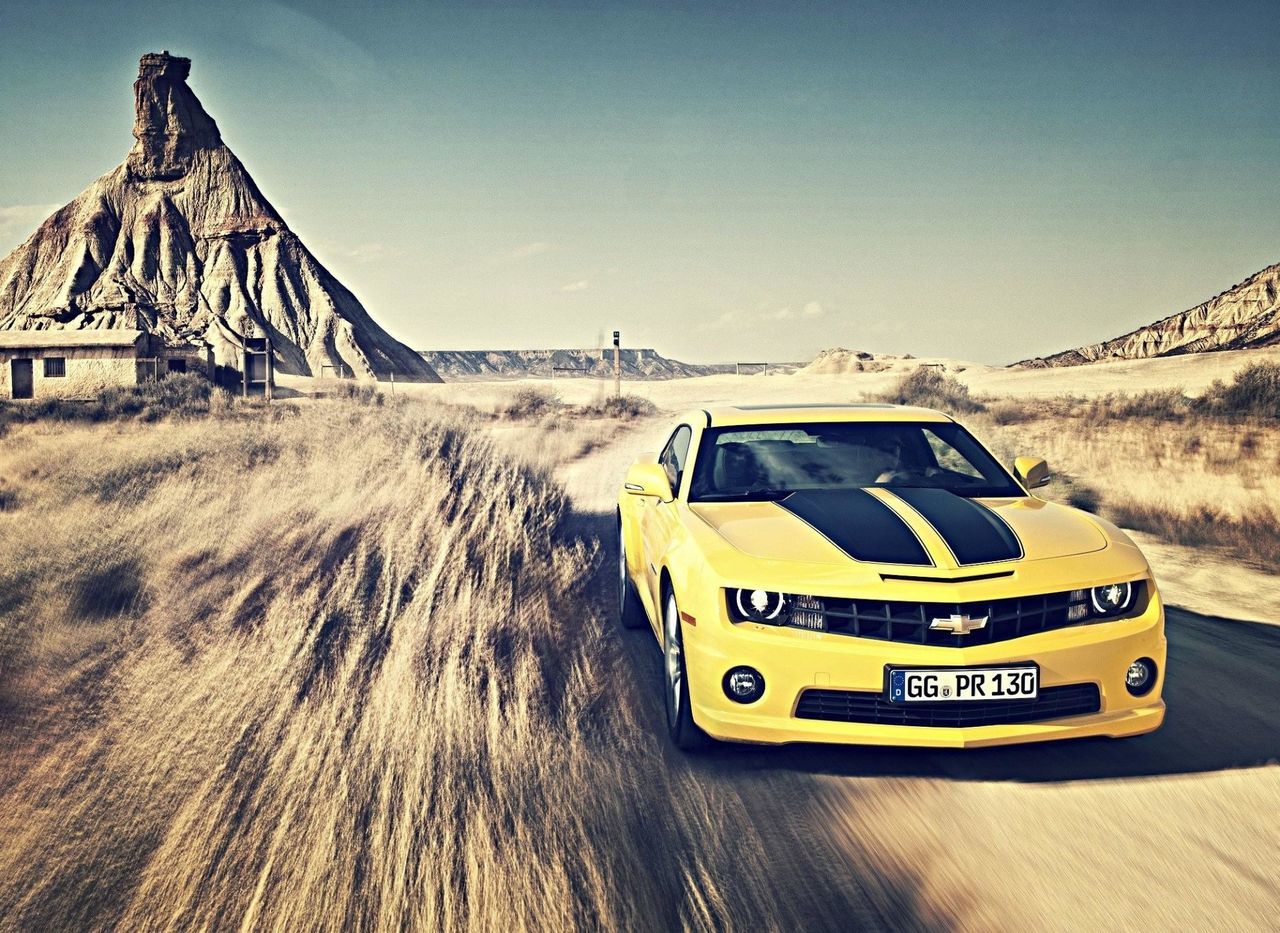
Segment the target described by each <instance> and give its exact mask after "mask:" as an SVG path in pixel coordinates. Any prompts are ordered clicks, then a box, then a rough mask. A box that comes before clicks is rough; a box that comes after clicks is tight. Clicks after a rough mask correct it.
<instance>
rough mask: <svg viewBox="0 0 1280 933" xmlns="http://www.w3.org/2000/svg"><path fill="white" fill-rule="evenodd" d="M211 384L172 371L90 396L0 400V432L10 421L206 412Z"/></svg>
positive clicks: (191, 415) (156, 416) (110, 418)
mask: <svg viewBox="0 0 1280 933" xmlns="http://www.w3.org/2000/svg"><path fill="white" fill-rule="evenodd" d="M213 391H214V389H213V385H212V384H211V383H210V382H209V380H208V379H205V378H204V377H203V376H198V375H196V374H195V373H174V374H172V375H169V376H166V377H165V378H164V379H160V380H157V381H156V382H143V383H139V384H138V385H132V386H113V387H111V388H108V389H106V390H104V391H103V392H102V393H101V394H100V395H98V396H97V397H96V398H92V399H63V398H46V399H38V400H36V401H34V402H29V403H17V404H15V403H11V402H5V403H0V435H3V433H4V430H5V428H7V427H8V425H10V424H15V423H20V422H33V421H92V422H99V421H118V420H122V419H126V418H139V419H141V420H143V421H156V420H158V419H160V418H164V417H167V416H174V417H179V418H194V417H200V416H203V415H207V414H209V410H210V400H211V398H212V396H213Z"/></svg>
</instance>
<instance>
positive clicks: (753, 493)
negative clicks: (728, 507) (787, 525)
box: [693, 489, 795, 502]
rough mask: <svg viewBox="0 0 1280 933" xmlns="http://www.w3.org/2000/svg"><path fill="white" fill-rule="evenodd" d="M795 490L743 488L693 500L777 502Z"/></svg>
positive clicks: (708, 494) (712, 493) (705, 495)
mask: <svg viewBox="0 0 1280 933" xmlns="http://www.w3.org/2000/svg"><path fill="white" fill-rule="evenodd" d="M793 492H795V490H794V489H744V490H742V491H740V492H709V493H706V494H704V495H701V496H698V498H697V499H695V500H693V501H695V502H777V501H778V500H779V499H785V498H787V496H789V495H791V494H792V493H793Z"/></svg>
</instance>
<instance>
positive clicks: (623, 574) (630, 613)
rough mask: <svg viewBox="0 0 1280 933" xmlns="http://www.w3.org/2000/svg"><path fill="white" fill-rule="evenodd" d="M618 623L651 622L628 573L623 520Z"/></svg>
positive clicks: (628, 625) (630, 625) (641, 624)
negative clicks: (645, 614)
mask: <svg viewBox="0 0 1280 933" xmlns="http://www.w3.org/2000/svg"><path fill="white" fill-rule="evenodd" d="M618 624H619V625H621V626H622V627H623V628H644V627H645V626H646V625H648V624H649V620H648V619H646V618H645V616H644V606H642V605H640V594H639V593H637V592H636V587H635V584H634V583H632V582H631V575H630V574H629V573H627V536H626V535H625V534H623V532H622V521H621V520H619V521H618Z"/></svg>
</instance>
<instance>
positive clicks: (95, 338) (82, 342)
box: [0, 327, 143, 350]
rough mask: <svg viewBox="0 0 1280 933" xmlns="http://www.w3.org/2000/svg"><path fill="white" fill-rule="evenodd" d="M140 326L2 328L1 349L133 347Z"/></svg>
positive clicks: (0, 333) (140, 334)
mask: <svg viewBox="0 0 1280 933" xmlns="http://www.w3.org/2000/svg"><path fill="white" fill-rule="evenodd" d="M142 333H143V332H142V331H140V330H115V329H113V328H105V327H104V328H101V329H97V330H0V350H39V349H43V348H49V349H55V348H62V347H67V348H69V347H132V346H133V345H134V344H136V343H137V342H138V338H139V337H141V336H142Z"/></svg>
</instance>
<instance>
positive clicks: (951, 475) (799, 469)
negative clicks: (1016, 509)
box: [689, 421, 1025, 502]
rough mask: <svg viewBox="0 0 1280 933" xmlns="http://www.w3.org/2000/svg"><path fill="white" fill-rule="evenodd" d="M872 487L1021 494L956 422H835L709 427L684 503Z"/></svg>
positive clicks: (982, 494) (1007, 475)
mask: <svg viewBox="0 0 1280 933" xmlns="http://www.w3.org/2000/svg"><path fill="white" fill-rule="evenodd" d="M877 487H879V488H885V489H894V488H929V489H946V490H949V491H951V492H953V493H955V494H956V495H960V496H967V497H980V496H983V497H985V496H992V497H1001V496H1022V495H1025V493H1024V492H1023V491H1022V488H1021V487H1019V486H1018V484H1017V483H1016V482H1014V480H1013V477H1011V476H1010V475H1009V474H1008V473H1007V472H1006V471H1005V470H1004V468H1003V467H1001V466H1000V464H999V463H997V462H996V460H995V458H994V457H992V456H991V454H989V453H987V451H986V450H985V449H984V448H983V447H982V445H981V444H979V443H978V442H977V441H976V440H974V438H973V436H972V435H971V434H970V433H969V432H968V431H966V430H965V429H964V428H962V427H960V425H958V424H955V423H954V422H902V421H900V422H833V423H829V424H787V425H776V426H775V425H760V426H745V427H733V428H715V429H712V430H709V431H707V432H706V433H705V434H704V435H703V439H702V446H701V447H700V449H699V452H698V458H697V463H696V464H695V465H694V473H693V484H692V486H691V487H690V491H689V501H691V502H694V501H697V502H714V501H724V500H730V499H779V498H782V497H784V496H786V495H788V494H789V493H791V492H795V491H797V490H801V489H865V488H877Z"/></svg>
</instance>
